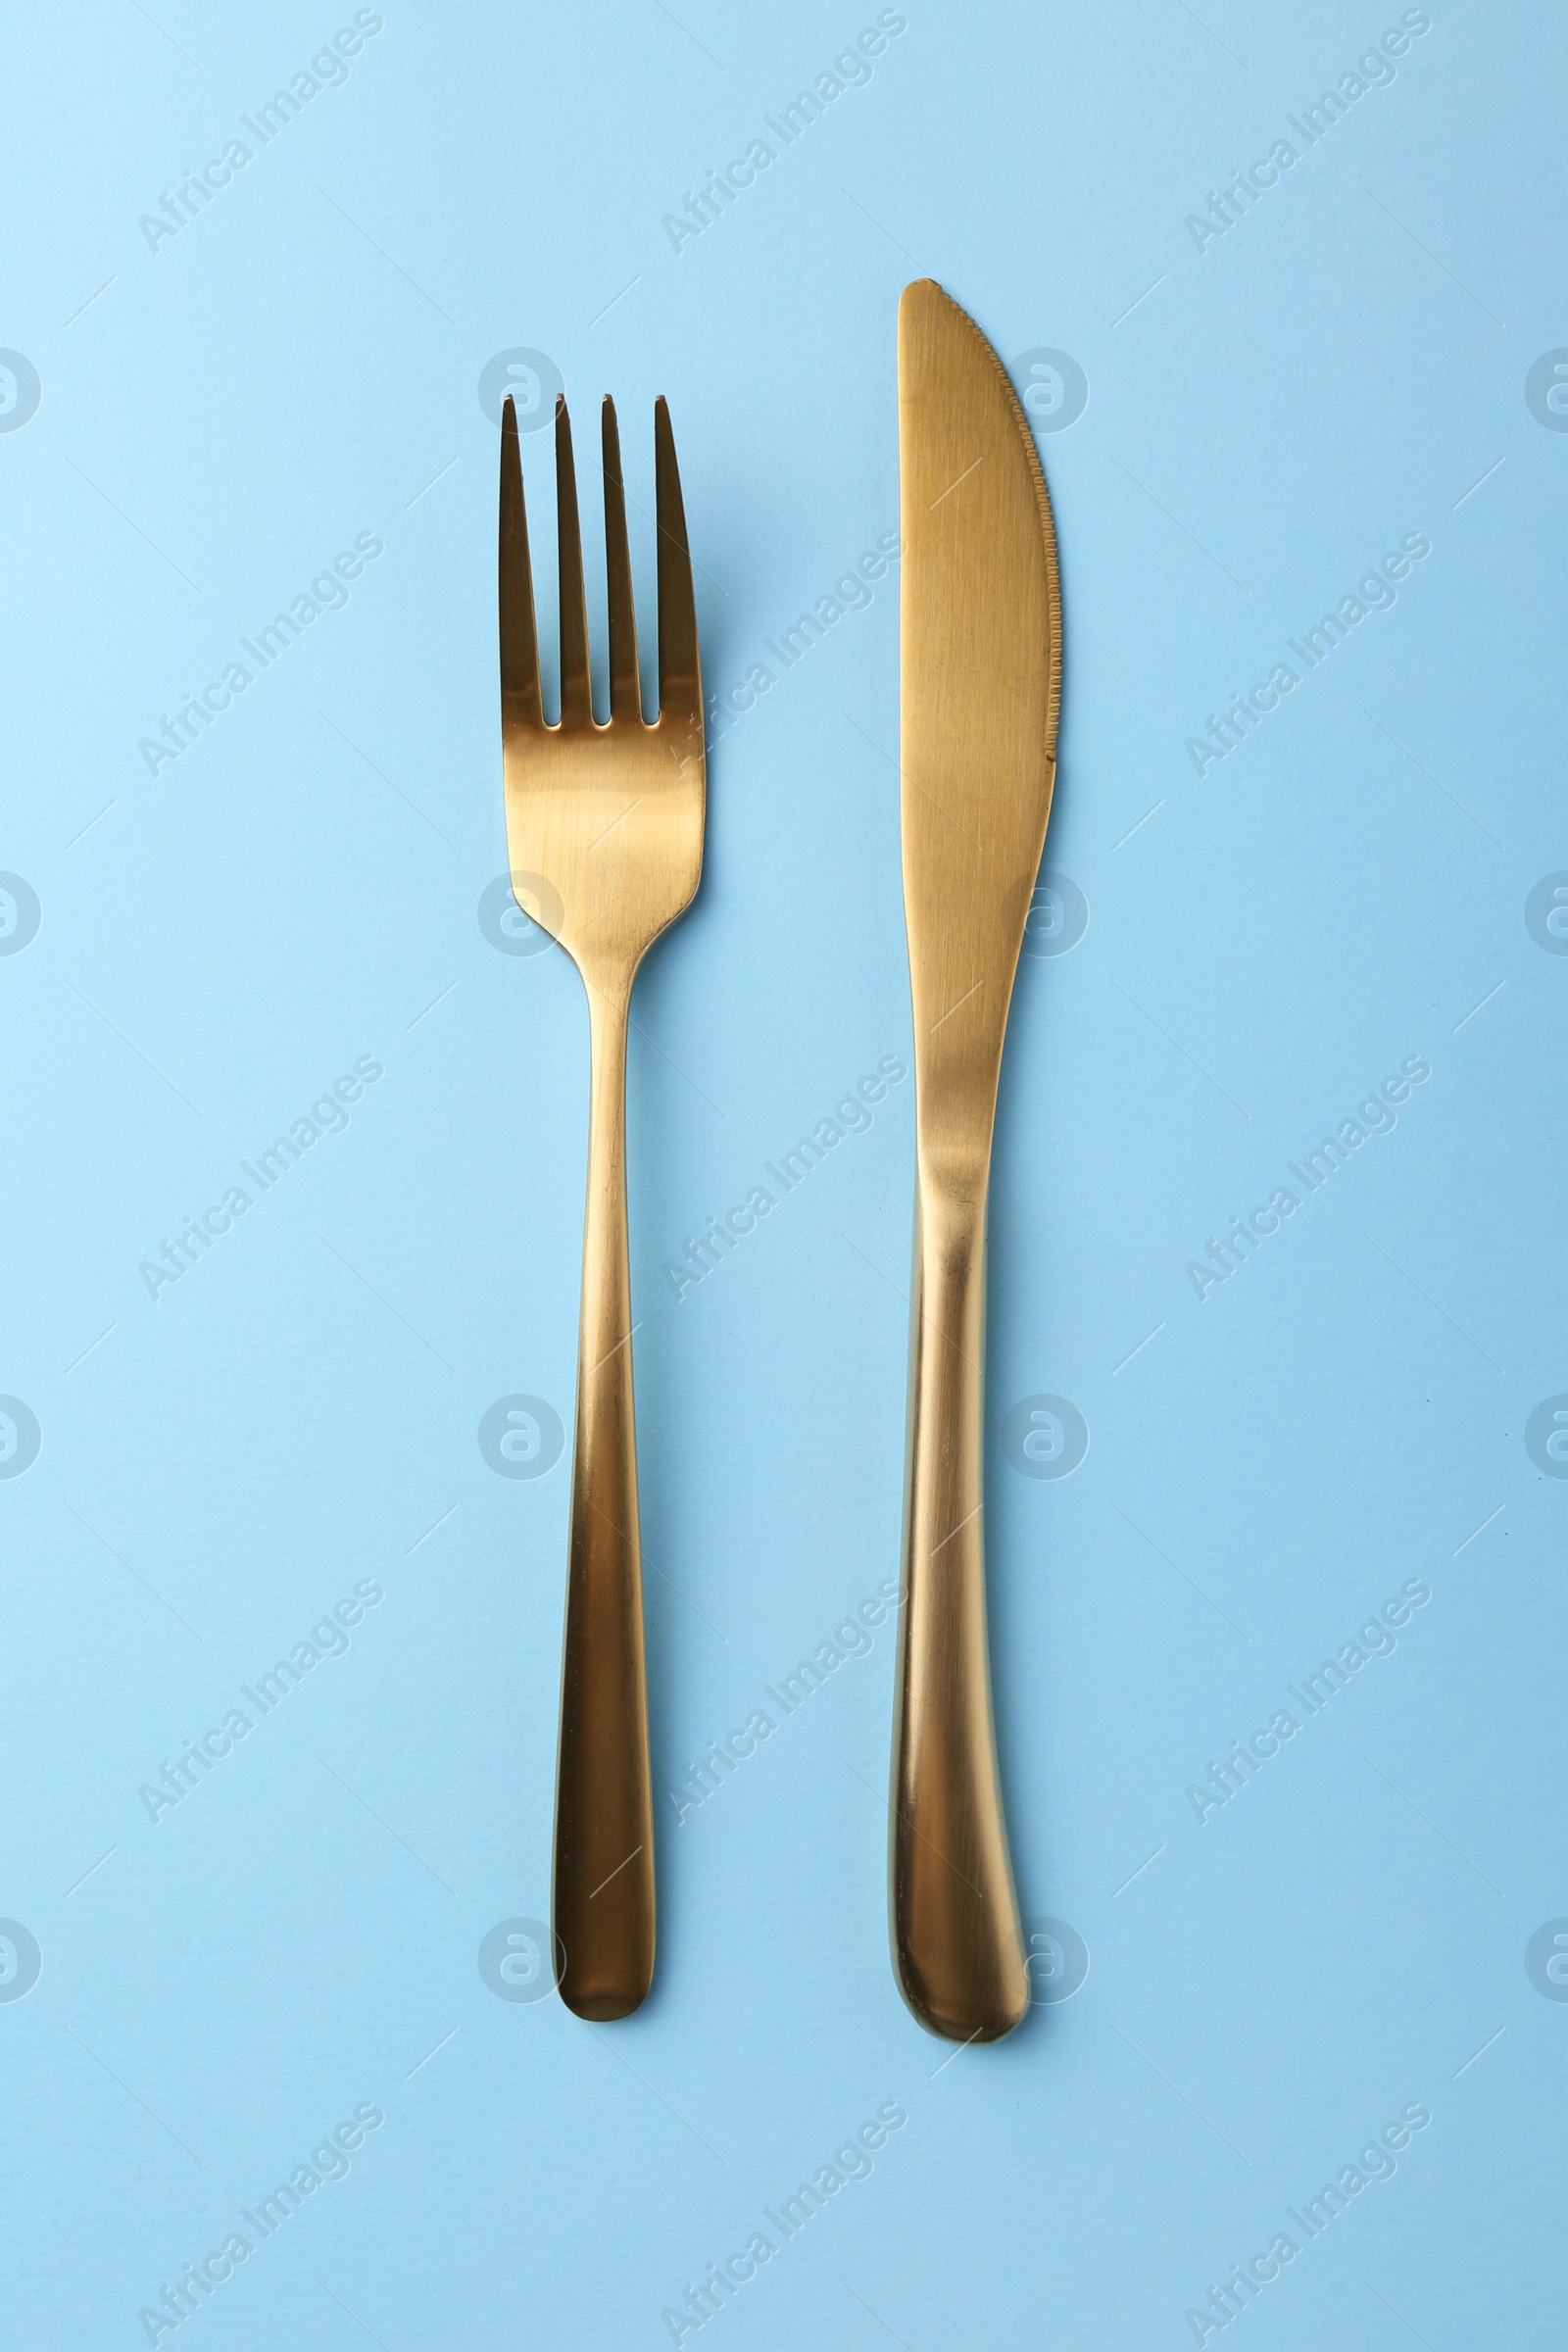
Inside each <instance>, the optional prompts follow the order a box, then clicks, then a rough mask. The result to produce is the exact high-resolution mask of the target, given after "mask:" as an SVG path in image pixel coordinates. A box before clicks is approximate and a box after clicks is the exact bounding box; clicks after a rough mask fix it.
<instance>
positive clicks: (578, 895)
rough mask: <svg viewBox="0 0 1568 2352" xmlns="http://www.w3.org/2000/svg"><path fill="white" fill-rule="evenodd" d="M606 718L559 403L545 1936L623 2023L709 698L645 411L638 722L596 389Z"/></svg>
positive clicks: (621, 531)
mask: <svg viewBox="0 0 1568 2352" xmlns="http://www.w3.org/2000/svg"><path fill="white" fill-rule="evenodd" d="M602 430H603V459H604V476H605V554H606V576H607V584H608V601H609V608H610V613H609V619H610V630H609V639H610V662H609V668H610V718H609V721H608V722H607V723H606V724H605V725H603V726H601V725H599V724H597V723H596V721H595V719H594V714H593V701H592V692H591V687H590V679H589V665H588V625H587V613H586V608H585V605H584V599H583V583H582V550H581V544H580V541H579V538H578V529H577V493H576V481H575V474H574V470H573V466H572V450H571V426H570V422H569V419H568V417H567V415H566V404H565V402H564V400H561V401H558V402H557V404H556V503H557V539H558V561H559V566H560V580H561V718H560V721H559V723H558V724H557V725H555V726H548V725H547V724H546V723H545V716H544V706H543V698H542V695H541V692H540V680H539V653H538V641H537V637H536V634H535V629H534V610H533V583H532V577H531V573H530V570H529V564H528V532H527V522H526V518H525V515H524V511H523V496H522V468H521V465H520V461H519V455H518V444H517V423H516V415H515V410H514V408H513V405H512V402H511V401H510V400H509V401H508V402H507V403H506V406H505V409H504V411H503V414H502V426H501V530H500V564H499V575H500V635H501V734H502V751H503V760H504V767H505V789H506V811H507V849H508V857H509V861H510V864H511V869H512V883H513V890H514V893H515V896H516V898H517V901H518V904H519V905H520V906H521V907H523V909H524V911H525V912H526V913H528V914H530V915H532V916H533V918H534V919H535V921H536V922H538V923H540V924H542V926H543V927H544V929H545V930H547V931H549V932H550V933H551V934H552V936H553V937H554V938H556V939H557V940H559V941H560V943H561V945H562V946H563V947H564V949H565V950H566V953H567V954H568V955H569V956H571V958H572V960H573V962H574V963H575V964H576V966H577V969H578V971H579V972H580V973H581V975H582V980H583V986H584V988H585V990H586V991H587V997H588V1021H589V1038H590V1081H589V1128H588V1192H587V1202H586V1207H585V1211H584V1217H583V1263H582V1316H581V1324H580V1328H579V1335H578V1348H577V1417H576V1432H575V1440H574V1448H573V1454H572V1469H571V1534H570V1539H569V1546H568V1560H567V1572H566V1623H565V1640H564V1653H563V1663H562V1691H561V1746H560V1753H559V1761H558V1766H557V1778H556V1841H555V1868H554V1911H553V1922H554V1932H555V1934H554V1940H555V1945H556V1954H557V1964H558V1969H559V1985H560V1990H561V1996H562V1998H563V2000H564V2002H565V2003H566V2006H567V2007H568V2008H569V2009H572V2010H575V2012H576V2014H577V2015H578V2016H579V2017H586V2018H595V2019H607V2018H615V2017H624V2016H626V2015H627V2013H628V2012H629V2011H631V2010H633V2009H635V2008H636V2007H637V2005H638V2003H639V2002H640V2001H641V2000H642V1998H643V1996H644V1995H645V1993H646V1992H647V1990H648V1987H649V1985H650V1983H651V1982H652V1979H653V1973H654V1822H653V1798H652V1790H651V1785H650V1778H649V1764H648V1702H647V1692H646V1688H645V1682H644V1669H643V1600H642V1552H641V1545H640V1541H639V1534H638V1521H637V1444H636V1435H635V1428H634V1422H633V1412H632V1349H631V1333H632V1311H631V1283H630V1277H629V1273H628V1269H627V1257H626V1168H625V1070H626V1022H627V1017H628V1013H629V1010H630V1005H631V991H632V983H633V980H634V979H635V977H636V973H637V966H638V964H639V963H640V962H641V960H642V958H643V956H645V955H646V953H647V951H648V949H649V948H650V947H651V946H652V945H653V943H654V941H655V940H656V939H657V938H658V937H659V934H660V933H661V932H662V931H663V930H664V929H665V928H666V927H667V926H668V925H669V924H670V923H672V922H673V921H674V920H675V918H676V916H677V915H678V914H680V913H681V912H682V911H683V909H684V908H685V907H687V906H688V905H689V904H690V902H691V900H692V898H693V896H694V894H695V892H696V889H697V884H698V878H699V876H700V874H701V871H702V862H703V819H704V808H705V787H706V771H705V764H704V755H703V698H702V682H701V675H700V670H699V664H698V652H697V616H696V611H695V607H694V603H693V597H692V574H691V561H690V557H689V555H688V551H687V545H686V518H685V513H684V509H683V507H682V503H681V494H680V477H679V473H678V471H677V469H676V465H675V443H674V437H673V435H672V433H671V431H670V424H669V413H668V411H667V409H666V408H665V406H664V403H663V401H662V400H661V401H659V402H658V403H657V404H656V406H655V410H654V460H655V488H656V501H655V503H656V506H657V510H658V530H659V716H658V718H657V719H656V720H655V721H654V722H653V723H652V724H649V723H648V722H647V721H646V720H645V719H644V717H643V714H642V705H641V699H640V689H639V680H638V667H637V633H636V624H635V617H634V614H633V610H632V588H631V565H630V561H629V557H628V553H627V543H626V509H625V494H624V489H623V485H622V479H621V468H620V442H619V439H618V436H617V432H616V426H615V412H614V409H613V405H612V404H611V402H610V401H609V400H607V401H606V402H605V404H604V412H603V419H602Z"/></svg>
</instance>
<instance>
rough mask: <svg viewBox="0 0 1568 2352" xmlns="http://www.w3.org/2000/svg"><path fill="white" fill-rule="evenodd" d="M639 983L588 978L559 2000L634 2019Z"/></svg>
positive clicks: (641, 1858) (638, 1758)
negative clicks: (631, 1202) (633, 1005)
mask: <svg viewBox="0 0 1568 2352" xmlns="http://www.w3.org/2000/svg"><path fill="white" fill-rule="evenodd" d="M630 995H631V990H630V981H629V978H628V980H627V982H626V985H625V987H624V989H618V990H617V991H616V992H615V993H614V994H613V996H608V997H607V996H605V995H602V994H601V993H600V991H599V990H598V989H597V988H594V987H590V988H589V990H588V1006H589V1029H590V1036H591V1041H592V1043H591V1065H590V1066H591V1077H590V1082H589V1126H588V1198H587V1205H586V1208H585V1211H584V1216H583V1244H582V1318H581V1324H580V1329H579V1337H578V1352H577V1422H576V1436H575V1443H574V1447H573V1453H572V1465H571V1535H570V1542H569V1547H568V1562H567V1571H566V1629H565V1642H564V1655H563V1663H562V1686H561V1747H560V1754H559V1759H558V1764H557V1772H556V1847H555V1907H554V1927H555V1941H556V1952H557V1962H558V1967H559V1969H560V1989H561V1997H562V1999H563V2000H564V2002H565V2004H566V2006H567V2008H568V2009H571V2010H574V2011H575V2012H576V2014H577V2016H579V2017H585V2018H594V2019H607V2018H615V2017H625V2016H626V2015H627V2014H628V2012H629V2011H631V2010H633V2009H635V2008H636V2007H637V2005H638V2003H639V2002H640V2001H641V2000H642V1998H643V1996H644V1994H645V1993H646V1992H647V1990H648V1987H649V1985H650V1983H651V1981H652V1978H653V1973H654V1818H653V1795H652V1788H651V1783H650V1776H649V1765H648V1698H647V1690H646V1685H645V1681H644V1668H643V1591H642V1549H641V1544H640V1541H639V1536H638V1525H637V1440H636V1431H635V1426H634V1422H633V1416H632V1368H631V1282H630V1275H629V1271H628V1266H627V1254H626V1151H625V1143H626V1021H627V1014H628V1011H629V1009H630Z"/></svg>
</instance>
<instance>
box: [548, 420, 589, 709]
mask: <svg viewBox="0 0 1568 2352" xmlns="http://www.w3.org/2000/svg"><path fill="white" fill-rule="evenodd" d="M556 546H557V549H558V552H559V558H560V564H561V723H562V725H563V726H564V727H567V726H579V727H582V726H591V725H592V724H593V715H594V706H593V691H592V688H591V687H590V685H589V682H588V608H587V606H586V604H585V603H584V601H583V588H582V540H581V538H580V537H579V535H578V531H577V472H576V467H575V466H573V465H572V462H571V418H570V417H568V416H567V414H566V401H565V395H564V393H562V394H559V395H558V396H557V400H556Z"/></svg>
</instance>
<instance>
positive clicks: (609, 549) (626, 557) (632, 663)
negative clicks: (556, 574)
mask: <svg viewBox="0 0 1568 2352" xmlns="http://www.w3.org/2000/svg"><path fill="white" fill-rule="evenodd" d="M603 440H604V459H605V578H606V583H607V586H608V588H609V591H610V715H611V717H612V718H641V716H642V710H643V706H642V688H641V685H640V683H639V681H638V675H637V615H636V611H635V608H634V606H633V604H632V594H631V551H630V549H629V548H628V547H627V545H626V486H625V482H624V480H623V478H622V475H621V470H620V430H619V427H618V426H617V425H616V423H615V404H614V402H613V400H612V399H611V397H610V395H609V393H608V392H607V393H606V395H605V406H604V411H603Z"/></svg>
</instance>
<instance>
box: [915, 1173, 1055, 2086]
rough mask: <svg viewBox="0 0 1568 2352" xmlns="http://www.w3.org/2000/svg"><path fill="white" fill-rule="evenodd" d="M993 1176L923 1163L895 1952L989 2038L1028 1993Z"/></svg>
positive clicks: (942, 2019)
mask: <svg viewBox="0 0 1568 2352" xmlns="http://www.w3.org/2000/svg"><path fill="white" fill-rule="evenodd" d="M985 1191H986V1187H985V1177H984V1173H983V1172H982V1174H981V1177H980V1181H979V1183H978V1186H975V1185H969V1186H956V1187H954V1188H953V1192H952V1195H951V1196H948V1194H947V1188H943V1191H942V1192H940V1193H939V1191H938V1190H937V1189H936V1188H934V1187H933V1186H931V1185H930V1184H929V1183H928V1182H927V1181H926V1180H925V1178H924V1176H923V1175H922V1176H920V1177H917V1179H916V1187H915V1209H914V1279H913V1290H912V1298H911V1315H910V1327H909V1439H908V1470H907V1495H906V1503H905V1520H904V1574H903V1593H902V1600H903V1606H902V1609H901V1611H900V1621H899V1665H898V1691H897V1699H896V1702H895V1714H894V1733H893V1778H892V1788H891V1803H890V1820H889V1847H890V1851H889V1874H890V1912H891V1925H892V1933H893V1959H894V1968H895V1971H896V1973H897V1976H898V1980H899V1987H900V1990H901V1991H902V1992H903V1994H904V1997H905V1999H906V2001H907V2003H908V2005H909V2007H910V2008H911V2009H912V2010H913V2012H914V2014H915V2016H916V2017H917V2018H918V2019H919V2020H920V2023H921V2024H922V2025H923V2026H926V2027H928V2028H929V2029H930V2031H931V2032H932V2033H933V2034H943V2035H945V2036H946V2037H947V2038H948V2039H949V2040H952V2041H995V2040H997V2039H999V2038H1000V2036H1001V2035H1002V2034H1007V2033H1010V2032H1011V2030H1012V2028H1013V2027H1014V2026H1015V2025H1017V2023H1018V2021H1019V2019H1020V2018H1021V2017H1022V2016H1023V2014H1024V2012H1025V2010H1026V2009H1027V2008H1028V2006H1029V1995H1030V1985H1029V1973H1028V1969H1027V1966H1026V1964H1025V1961H1024V1950H1023V1933H1022V1929H1021V1927H1020V1924H1019V1919H1018V1898H1017V1895H1016V1893H1015V1891H1014V1888H1013V1882H1012V1862H1011V1858H1010V1856H1009V1854H1008V1851H1007V1829H1006V1822H1005V1817H1004V1814H1003V1809H1002V1785H1001V1779H1000V1776H999V1773H998V1769H997V1743H996V1733H995V1729H994V1726H993V1722H992V1712H991V1661H990V1653H989V1648H988V1642H987V1634H986V1588H985V1544H984V1536H983V1532H982V1531H983V1523H984V1510H983V1499H984V1462H983V1437H984V1378H983V1368H984V1364H985V1287H986V1269H985Z"/></svg>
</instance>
